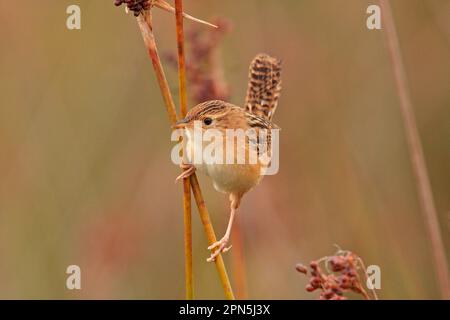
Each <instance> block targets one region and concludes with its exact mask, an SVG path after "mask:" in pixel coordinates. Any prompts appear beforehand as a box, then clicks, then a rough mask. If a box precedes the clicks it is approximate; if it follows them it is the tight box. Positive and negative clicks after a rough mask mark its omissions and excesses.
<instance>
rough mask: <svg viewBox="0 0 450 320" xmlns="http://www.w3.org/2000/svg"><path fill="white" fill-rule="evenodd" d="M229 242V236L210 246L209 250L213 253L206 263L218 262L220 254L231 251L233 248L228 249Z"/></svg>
mask: <svg viewBox="0 0 450 320" xmlns="http://www.w3.org/2000/svg"><path fill="white" fill-rule="evenodd" d="M228 240H229V238H228V237H227V236H224V237H223V238H222V239H220V240H219V241H216V242H214V243H213V244H212V245H210V246H209V247H208V250H211V251H213V252H212V253H211V256H210V257H209V258H208V259H206V261H208V262H213V261H216V258H217V256H218V255H219V254H221V253H225V252H227V251H228V250H230V249H231V247H232V246H229V247H227V244H228Z"/></svg>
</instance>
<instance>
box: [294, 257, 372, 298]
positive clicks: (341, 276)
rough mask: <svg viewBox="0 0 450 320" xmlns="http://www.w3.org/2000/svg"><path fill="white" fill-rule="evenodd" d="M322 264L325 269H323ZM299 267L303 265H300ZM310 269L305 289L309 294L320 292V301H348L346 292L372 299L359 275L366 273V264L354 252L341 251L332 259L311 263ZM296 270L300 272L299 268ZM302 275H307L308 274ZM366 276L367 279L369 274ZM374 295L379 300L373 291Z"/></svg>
mask: <svg viewBox="0 0 450 320" xmlns="http://www.w3.org/2000/svg"><path fill="white" fill-rule="evenodd" d="M321 263H322V264H323V265H324V266H325V268H323V269H322V268H321V266H320V264H321ZM297 266H303V265H302V264H298V265H297ZM328 266H330V268H328ZM309 267H310V273H311V278H310V279H309V283H308V284H307V285H306V288H305V289H306V291H308V292H312V291H314V290H320V291H321V292H320V295H319V299H320V300H345V299H347V298H346V297H345V296H344V293H346V292H353V293H357V294H360V295H362V296H363V297H364V299H371V297H370V296H369V295H368V293H367V292H366V290H365V289H364V286H363V285H364V284H363V282H362V281H361V277H360V275H359V273H364V271H363V270H365V267H364V263H363V262H362V260H361V258H360V257H358V256H357V255H356V254H354V253H353V252H350V251H343V250H339V251H338V252H336V253H335V254H334V255H333V256H331V257H329V256H326V257H323V258H320V259H318V260H314V261H311V263H310V264H309ZM296 269H297V270H298V268H297V267H296ZM302 273H304V274H307V273H306V272H302ZM364 274H365V273H364ZM365 276H366V279H367V274H365ZM372 294H373V298H374V299H377V295H376V293H375V292H374V291H372Z"/></svg>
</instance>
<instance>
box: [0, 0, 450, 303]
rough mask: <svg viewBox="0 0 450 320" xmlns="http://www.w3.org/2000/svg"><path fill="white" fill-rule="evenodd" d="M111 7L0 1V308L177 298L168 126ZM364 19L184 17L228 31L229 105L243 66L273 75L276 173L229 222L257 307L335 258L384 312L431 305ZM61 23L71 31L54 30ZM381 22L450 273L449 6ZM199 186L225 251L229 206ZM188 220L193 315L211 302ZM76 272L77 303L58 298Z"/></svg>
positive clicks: (307, 2)
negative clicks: (262, 66)
mask: <svg viewBox="0 0 450 320" xmlns="http://www.w3.org/2000/svg"><path fill="white" fill-rule="evenodd" d="M112 2H113V1H112V0H111V1H107V0H103V1H92V0H91V1H88V0H78V1H65V0H64V1H54V0H42V1H39V3H38V4H37V3H36V2H35V1H32V0H25V1H20V2H15V3H14V4H13V5H12V4H11V1H6V0H0V38H1V41H0V43H1V50H0V87H1V95H0V298H7V299H10V298H43V299H46V298H147V299H161V298H166V299H178V298H183V297H184V288H183V286H184V280H183V276H184V271H183V231H182V230H183V225H182V224H183V219H182V217H183V215H182V205H181V204H182V202H181V194H182V191H181V185H174V182H173V181H174V178H175V177H176V176H177V174H178V173H179V170H178V168H177V167H176V166H174V165H173V164H172V163H171V161H170V149H171V146H172V143H171V142H170V130H169V128H168V125H167V123H168V122H167V117H166V114H165V111H164V108H163V103H162V98H161V96H160V92H159V89H158V86H157V83H156V81H155V77H154V74H153V71H152V68H151V65H150V61H149V59H148V58H147V55H146V52H145V49H144V46H143V43H142V39H141V35H140V33H139V31H138V28H137V25H136V22H135V21H134V19H133V18H132V16H131V15H128V16H127V15H125V14H124V11H123V8H121V9H117V8H115V7H114V6H113V4H112ZM373 3H375V2H374V1H365V0H346V1H333V0H283V1H275V0H247V1H241V2H239V3H238V2H237V1H226V2H224V1H211V0H209V1H208V0H201V1H200V0H198V1H189V0H187V1H185V9H186V11H187V12H188V13H192V14H194V15H195V16H197V17H199V18H205V19H208V18H211V17H214V16H220V17H224V18H227V19H229V20H230V21H231V22H232V24H233V26H234V29H233V31H232V32H231V33H230V34H228V36H227V37H226V39H225V41H224V43H223V45H222V55H223V63H224V68H225V73H226V74H225V75H226V78H227V80H228V82H229V83H230V85H231V89H232V93H233V98H232V102H233V103H236V104H242V103H243V100H244V95H245V91H246V83H247V70H248V64H249V62H250V60H251V59H252V58H253V56H254V55H255V54H256V53H258V52H267V53H270V54H272V55H275V56H277V57H279V58H281V59H282V60H283V65H284V71H283V92H282V98H281V101H280V105H279V108H278V111H277V114H276V115H275V122H276V123H277V124H278V125H279V126H280V127H282V129H283V130H282V134H281V147H280V149H281V151H280V153H281V160H280V172H279V174H278V175H276V176H271V177H267V178H265V179H264V180H263V182H262V183H261V185H259V186H258V187H257V188H256V189H254V191H253V192H251V193H249V194H248V196H247V197H246V198H244V201H243V205H242V208H241V210H240V215H239V218H238V219H239V220H240V223H241V225H242V229H243V236H244V241H245V254H246V262H247V276H248V287H249V297H250V298H255V299H260V298H261V299H279V298H285V299H304V298H314V297H315V295H313V294H308V293H306V292H305V291H304V286H305V284H306V281H307V280H306V278H305V277H302V276H300V275H299V274H298V273H296V272H295V269H294V265H295V264H296V263H297V262H305V263H306V262H308V261H310V260H313V259H315V258H318V257H321V256H323V255H327V254H331V253H332V252H334V250H335V248H334V247H333V244H335V243H336V244H339V245H340V246H341V247H342V248H345V249H349V250H352V251H354V252H356V253H357V254H359V255H360V256H361V257H362V258H363V259H364V261H365V263H366V264H367V265H370V264H377V265H379V266H380V267H381V271H382V290H381V291H380V293H379V295H380V297H381V298H385V299H395V298H405V299H409V298H438V297H439V293H438V290H437V286H436V283H435V277H434V274H433V268H432V262H431V255H430V251H429V243H428V239H427V237H426V231H425V228H424V225H423V221H422V216H421V213H420V211H419V210H420V209H419V205H418V200H417V195H416V189H415V185H414V177H413V175H412V171H411V165H410V159H409V156H408V150H407V145H406V141H405V135H404V131H403V123H402V120H401V116H400V112H399V108H398V98H397V94H396V92H395V86H394V83H393V76H392V70H391V68H390V63H389V59H388V56H387V53H386V50H385V46H384V42H383V38H382V33H381V31H369V30H367V28H366V17H367V15H366V8H367V6H368V5H369V4H373ZM70 4H78V5H80V7H81V11H82V29H81V30H79V31H69V30H67V29H66V26H65V22H66V18H67V14H66V13H65V11H66V8H67V6H68V5H70ZM392 5H393V10H394V16H395V19H396V24H397V28H398V33H399V38H400V41H401V47H402V50H403V58H404V61H405V67H406V71H407V76H408V81H409V87H410V91H411V96H412V102H413V106H414V109H415V112H416V116H417V121H418V126H419V130H420V134H421V139H422V142H423V146H424V151H425V155H426V161H427V165H428V169H429V175H430V179H431V184H432V187H433V192H434V198H435V202H436V207H437V210H438V213H439V215H440V222H441V228H442V233H443V236H444V242H445V245H446V248H447V254H449V251H450V250H449V248H450V238H449V227H450V222H449V221H450V220H449V218H450V216H449V213H450V197H449V192H450V148H449V138H450V88H449V84H450V22H449V21H450V2H449V1H448V0H393V1H392ZM154 19H155V25H156V27H155V29H156V30H155V32H156V34H157V40H158V41H159V46H160V51H161V52H167V51H174V50H175V30H174V25H175V23H174V17H173V16H171V15H169V14H168V13H165V12H161V11H160V10H158V11H157V12H155V14H154ZM190 24H191V23H190V22H186V23H185V25H186V27H187V28H189V26H190ZM166 69H167V72H168V77H169V82H170V83H171V85H172V86H173V93H174V97H175V99H176V101H178V96H177V92H176V90H177V78H176V74H175V72H174V70H172V69H170V68H166ZM201 182H202V187H203V192H204V195H205V198H206V201H207V206H208V208H209V210H210V212H211V215H212V219H213V222H214V225H215V229H216V232H217V234H219V235H221V234H222V233H223V232H224V230H225V228H226V222H227V219H228V204H227V199H226V197H225V196H224V195H222V194H219V193H217V192H215V191H214V190H213V188H212V186H211V184H210V182H209V181H208V179H205V178H203V177H201ZM193 217H194V219H193V221H194V272H195V273H194V280H195V292H196V297H197V298H222V297H223V293H222V291H221V287H220V284H219V282H218V280H217V275H216V270H215V268H214V267H213V266H212V265H210V264H207V263H206V262H205V259H206V257H207V256H208V252H207V250H206V246H207V243H206V240H205V236H204V234H203V229H202V226H201V224H200V222H199V219H198V215H197V214H196V212H195V211H194V212H193ZM225 259H226V262H228V264H229V260H230V256H229V255H226V258H225ZM70 264H77V265H79V266H80V267H81V270H82V290H81V291H76V290H75V291H69V290H67V289H66V287H65V280H66V276H67V275H66V274H65V270H66V268H67V266H68V265H70Z"/></svg>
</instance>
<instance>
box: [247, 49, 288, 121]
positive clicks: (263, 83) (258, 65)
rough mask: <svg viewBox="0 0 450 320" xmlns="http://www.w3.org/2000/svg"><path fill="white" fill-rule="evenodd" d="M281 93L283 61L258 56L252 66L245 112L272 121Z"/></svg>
mask: <svg viewBox="0 0 450 320" xmlns="http://www.w3.org/2000/svg"><path fill="white" fill-rule="evenodd" d="M280 91H281V61H280V60H278V59H276V58H274V57H271V56H269V55H267V54H263V53H260V54H258V55H257V56H256V57H255V58H254V59H253V61H252V62H251V64H250V70H249V79H248V89H247V97H246V99H245V110H246V111H247V112H249V113H252V114H254V115H256V116H259V117H262V118H264V119H267V120H269V121H271V120H272V117H273V114H274V113H275V110H276V108H277V105H278V98H279V97H280Z"/></svg>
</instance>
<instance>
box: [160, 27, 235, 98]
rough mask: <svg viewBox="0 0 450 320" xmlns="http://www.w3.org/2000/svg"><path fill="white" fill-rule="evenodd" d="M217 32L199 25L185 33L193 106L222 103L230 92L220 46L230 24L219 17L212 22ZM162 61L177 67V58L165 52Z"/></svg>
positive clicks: (228, 96)
mask: <svg viewBox="0 0 450 320" xmlns="http://www.w3.org/2000/svg"><path fill="white" fill-rule="evenodd" d="M212 23H213V24H215V25H217V26H218V28H217V29H210V28H208V29H206V28H205V27H204V26H202V25H193V26H192V27H191V28H190V29H189V30H187V32H186V45H187V48H188V52H187V54H186V56H187V59H186V74H187V78H188V79H187V80H188V83H189V93H190V95H191V98H192V100H193V101H194V102H195V103H200V102H204V101H207V100H216V99H218V100H224V101H228V100H229V98H230V89H229V86H228V84H227V82H226V81H225V78H224V71H223V65H222V61H221V58H220V50H219V45H220V43H221V41H222V40H223V38H224V36H225V35H226V34H227V33H228V32H230V30H231V28H232V27H231V23H230V22H229V21H227V20H225V19H222V18H215V19H213V21H212ZM164 58H165V59H166V60H167V61H168V62H169V63H170V64H171V65H172V66H174V67H177V63H178V62H177V57H176V55H175V54H173V53H166V54H165V55H164Z"/></svg>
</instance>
